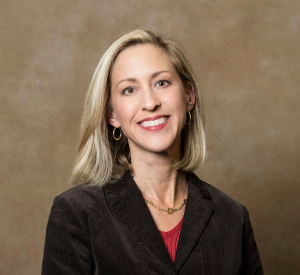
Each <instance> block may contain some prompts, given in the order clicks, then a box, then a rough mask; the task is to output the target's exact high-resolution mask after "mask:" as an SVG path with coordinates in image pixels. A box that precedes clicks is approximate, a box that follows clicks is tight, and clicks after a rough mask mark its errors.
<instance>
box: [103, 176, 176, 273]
mask: <svg viewBox="0 0 300 275" xmlns="http://www.w3.org/2000/svg"><path fill="white" fill-rule="evenodd" d="M104 189H105V192H106V194H107V196H106V197H107V200H108V202H109V203H110V205H111V207H112V209H113V210H114V211H115V212H116V213H117V215H118V216H119V217H120V219H121V220H123V222H124V223H126V224H127V226H128V227H129V228H130V230H131V231H132V232H133V233H134V234H136V235H137V236H138V237H139V238H140V239H141V240H142V241H143V242H144V244H145V245H146V246H147V247H148V248H149V249H150V250H151V251H152V253H153V254H154V255H155V256H156V257H157V259H159V260H160V261H161V262H162V263H163V264H164V265H165V266H166V268H168V269H169V270H170V271H171V272H172V274H176V272H175V269H174V265H173V263H172V261H171V259H170V256H169V254H168V251H167V249H166V247H165V244H164V242H163V240H162V238H161V235H160V233H159V231H158V229H157V226H156V224H155V222H154V220H153V218H152V215H151V213H150V211H149V209H148V207H147V205H146V203H145V200H144V198H143V196H142V193H141V191H140V189H139V188H138V186H137V185H136V183H135V181H134V179H133V177H132V175H131V173H130V171H126V172H125V174H124V176H123V178H122V179H121V180H120V181H119V182H117V183H115V184H107V185H105V186H104Z"/></svg>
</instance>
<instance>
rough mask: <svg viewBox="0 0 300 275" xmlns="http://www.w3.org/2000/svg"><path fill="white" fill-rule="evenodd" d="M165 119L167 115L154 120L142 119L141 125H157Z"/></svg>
mask: <svg viewBox="0 0 300 275" xmlns="http://www.w3.org/2000/svg"><path fill="white" fill-rule="evenodd" d="M167 119H168V118H167V117H161V118H159V119H156V120H150V121H143V122H142V123H141V126H143V127H150V126H157V125H160V124H163V123H165V122H166V121H167Z"/></svg>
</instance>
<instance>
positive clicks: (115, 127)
mask: <svg viewBox="0 0 300 275" xmlns="http://www.w3.org/2000/svg"><path fill="white" fill-rule="evenodd" d="M118 129H120V136H119V137H118V138H116V137H115V130H116V127H115V129H114V131H113V138H114V139H115V140H119V139H120V138H121V137H122V130H121V127H118Z"/></svg>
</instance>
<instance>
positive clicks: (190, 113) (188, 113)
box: [185, 112, 192, 125]
mask: <svg viewBox="0 0 300 275" xmlns="http://www.w3.org/2000/svg"><path fill="white" fill-rule="evenodd" d="M188 114H189V116H190V121H189V123H185V125H189V124H190V123H191V121H192V116H191V112H189V113H188Z"/></svg>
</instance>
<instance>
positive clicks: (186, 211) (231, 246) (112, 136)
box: [42, 29, 263, 275]
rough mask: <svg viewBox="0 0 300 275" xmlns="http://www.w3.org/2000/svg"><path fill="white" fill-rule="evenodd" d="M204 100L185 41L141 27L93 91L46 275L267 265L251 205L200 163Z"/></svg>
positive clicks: (256, 269) (249, 269)
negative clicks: (208, 179)
mask: <svg viewBox="0 0 300 275" xmlns="http://www.w3.org/2000/svg"><path fill="white" fill-rule="evenodd" d="M204 122H205V117H204V112H203V101H202V97H201V94H200V91H199V87H198V84H197V82H196V78H195V75H194V73H193V71H192V69H191V66H190V64H189V62H188V61H187V59H186V57H185V55H184V53H183V50H182V48H181V47H180V46H179V44H178V43H176V42H175V41H174V40H172V39H170V38H169V37H168V36H165V35H162V34H158V33H155V32H153V31H148V30H141V29H138V30H135V31H132V32H129V33H127V34H125V35H124V36H122V37H121V38H120V39H119V40H117V41H116V42H115V43H113V44H112V45H111V46H110V48H109V49H108V50H107V51H106V52H105V54H104V55H103V57H102V59H101V60H100V63H99V65H98V67H97V69H96V71H95V73H94V76H93V79H92V81H91V84H90V87H89V91H88V94H87V98H86V103H85V108H84V113H83V118H82V127H81V138H80V145H79V150H78V156H77V160H76V164H75V168H74V171H73V175H72V182H73V183H75V184H78V185H77V186H76V187H74V188H72V189H70V190H68V191H66V192H64V193H63V194H61V195H59V196H57V197H56V198H55V200H54V203H53V206H52V209H51V213H50V217H49V222H48V226H47V233H46V242H45V251H44V259H43V267H42V274H43V275H48V274H81V275H82V274H109V275H112V274H118V275H120V274H139V275H140V274H160V275H162V274H182V275H183V274H224V275H225V274H228V275H234V274H263V270H262V265H261V261H260V256H259V252H258V250H257V247H256V243H255V240H254V235H253V230H252V227H251V223H250V221H249V216H248V212H247V210H246V208H245V207H244V206H242V205H241V204H239V203H238V202H236V201H235V200H233V199H231V198H230V197H228V196H227V195H225V194H224V193H222V192H221V191H219V190H217V189H216V188H214V187H213V186H211V185H209V184H207V183H205V182H203V181H201V180H200V179H199V178H198V177H197V176H196V175H195V174H194V173H193V170H194V169H195V168H197V167H198V166H199V165H200V164H202V163H203V161H204V159H205V154H206V146H205V135H204Z"/></svg>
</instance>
